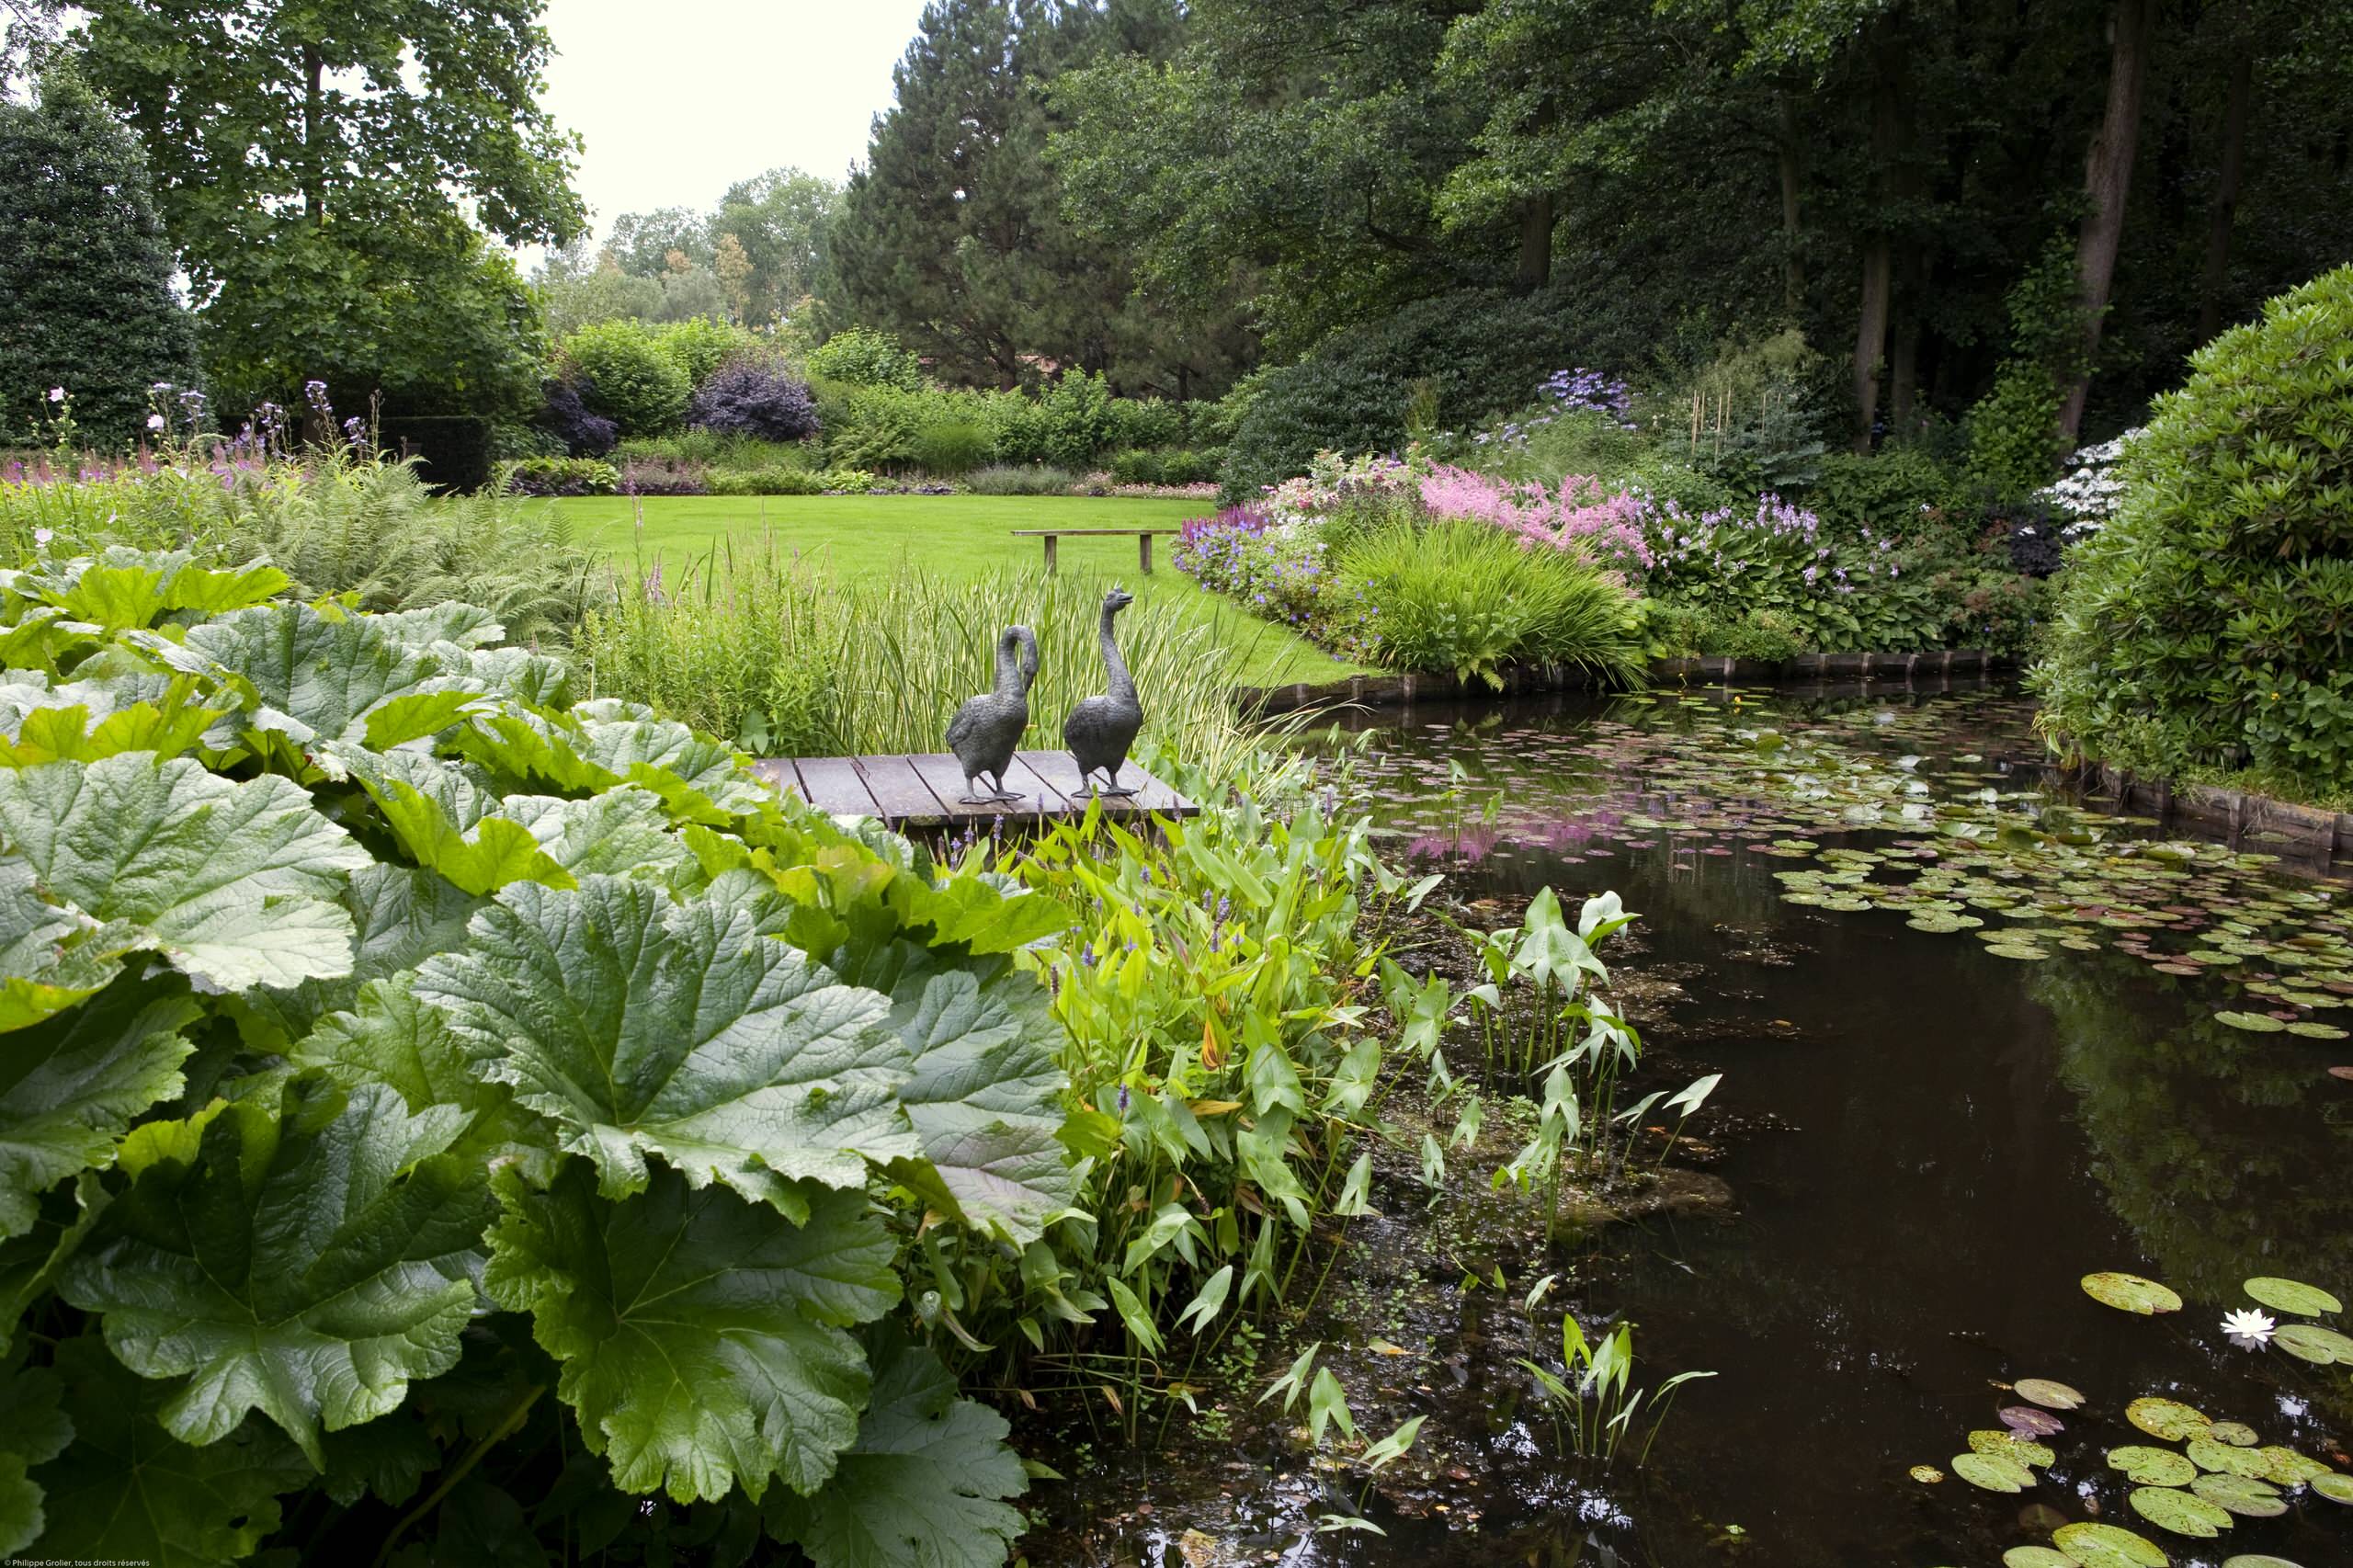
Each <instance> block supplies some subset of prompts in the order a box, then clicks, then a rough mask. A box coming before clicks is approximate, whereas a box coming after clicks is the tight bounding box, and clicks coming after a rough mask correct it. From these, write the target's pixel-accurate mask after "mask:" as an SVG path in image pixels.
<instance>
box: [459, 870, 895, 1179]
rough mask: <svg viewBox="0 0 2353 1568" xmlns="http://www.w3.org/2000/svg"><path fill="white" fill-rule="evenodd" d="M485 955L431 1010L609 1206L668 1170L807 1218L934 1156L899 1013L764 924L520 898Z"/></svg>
mask: <svg viewBox="0 0 2353 1568" xmlns="http://www.w3.org/2000/svg"><path fill="white" fill-rule="evenodd" d="M468 936H469V944H468V946H467V948H466V949H464V950H463V951H460V952H453V953H442V954H438V955H437V956H435V957H433V958H431V959H429V960H426V963H425V965H424V967H423V968H422V969H420V970H419V971H418V974H417V981H416V992H417V994H418V995H419V996H421V997H423V998H424V999H425V1000H426V1001H428V1002H431V1003H433V1004H434V1005H435V1006H438V1007H440V1008H442V1009H443V1010H444V1011H445V1012H446V1013H447V1014H448V1015H449V1020H450V1022H451V1024H452V1025H453V1026H454V1027H455V1028H456V1029H457V1030H458V1032H459V1034H460V1036H462V1037H464V1038H466V1039H467V1040H469V1041H471V1042H472V1045H473V1046H475V1047H478V1048H479V1050H478V1051H476V1052H475V1054H476V1057H477V1060H478V1062H480V1066H479V1068H478V1070H479V1071H480V1072H482V1073H483V1074H484V1075H485V1076H487V1077H489V1078H490V1079H492V1080H494V1081H495V1082H499V1083H505V1084H509V1085H513V1086H514V1089H515V1095H516V1098H517V1100H518V1101H519V1102H520V1103H521V1104H523V1105H524V1106H526V1107H527V1108H530V1109H532V1110H535V1111H537V1112H539V1113H540V1114H541V1115H543V1116H545V1117H547V1118H549V1119H551V1121H552V1122H554V1124H555V1126H556V1128H557V1131H558V1141H559V1143H560V1145H561V1146H562V1147H563V1148H565V1149H567V1150H570V1151H572V1152H574V1153H581V1154H585V1155H587V1156H588V1157H589V1158H590V1159H592V1160H593V1161H594V1162H595V1163H596V1167H597V1177H598V1182H599V1185H600V1187H601V1189H602V1191H603V1192H604V1194H605V1196H607V1197H608V1198H620V1197H623V1196H626V1195H627V1194H629V1193H631V1192H636V1191H639V1190H642V1188H643V1187H644V1186H645V1184H646V1180H647V1169H646V1158H647V1156H648V1155H658V1156H660V1157H661V1158H662V1159H663V1160H664V1161H665V1162H666V1163H667V1164H668V1165H671V1166H672V1167H673V1168H674V1169H676V1170H678V1171H680V1172H682V1173H683V1174H685V1176H687V1178H688V1180H689V1181H690V1182H692V1183H693V1184H694V1185H695V1186H697V1187H701V1186H704V1185H705V1184H707V1183H709V1182H711V1181H714V1180H716V1181H721V1182H724V1183H725V1184H726V1185H728V1186H729V1187H733V1188H734V1189H735V1190H737V1191H738V1192H741V1193H742V1194H743V1195H744V1196H745V1197H746V1198H749V1199H755V1200H757V1201H766V1202H769V1203H773V1204H775V1205H776V1206H777V1207H778V1208H779V1210H781V1211H782V1212H784V1213H786V1214H788V1215H791V1216H794V1217H796V1218H797V1217H799V1216H800V1215H801V1214H802V1213H803V1212H805V1209H804V1205H805V1202H806V1199H805V1196H804V1194H803V1192H802V1190H801V1187H800V1186H799V1184H800V1183H801V1181H802V1180H804V1179H808V1180H814V1181H818V1182H822V1183H824V1185H826V1186H829V1187H852V1186H856V1185H858V1184H859V1183H861V1182H863V1181H864V1179H865V1176H866V1171H867V1164H866V1162H867V1161H868V1160H874V1161H878V1162H888V1161H890V1160H893V1159H904V1158H909V1157H912V1156H914V1155H915V1154H916V1153H919V1152H920V1151H919V1148H918V1145H917V1142H916V1140H915V1131H914V1129H913V1128H912V1126H911V1125H910V1124H909V1122H908V1120H907V1117H906V1113H905V1112H904V1110H902V1109H901V1108H900V1106H899V1103H898V1099H897V1090H898V1088H899V1086H900V1085H902V1084H904V1083H905V1082H906V1080H907V1076H908V1074H907V1052H906V1048H905V1046H904V1044H903V1043H902V1042H901V1041H900V1040H899V1039H898V1038H897V1037H896V1036H894V1035H892V1034H891V1033H890V1032H889V1031H888V1030H886V1029H884V1028H881V1027H879V1026H880V1025H881V1023H882V1021H883V1018H884V1016H885V1014H886V1013H887V1011H888V1003H887V1001H886V1000H885V998H883V997H882V996H881V995H880V994H876V993H875V992H872V991H869V990H866V989H864V988H862V987H858V986H851V985H843V984H841V983H838V982H836V981H835V979H834V977H833V975H832V974H831V973H830V972H829V971H826V970H824V968H822V967H820V966H819V965H816V964H814V963H812V962H811V961H810V960H809V959H808V957H807V956H806V955H805V954H802V953H801V952H798V951H796V950H795V949H791V948H790V947H787V946H786V945H785V944H784V943H782V942H779V941H778V940H776V939H774V938H773V937H765V936H762V935H760V934H759V930H758V928H757V912H756V910H755V909H754V908H752V907H749V906H746V905H745V904H742V903H731V902H727V901H723V900H722V899H719V898H715V897H710V896H703V897H699V898H696V899H693V900H690V901H688V902H687V903H674V902H672V901H671V900H670V899H668V898H667V897H665V895H664V894H663V893H662V892H660V891H659V890H657V889H654V888H652V887H649V886H647V885H646V884H644V883H642V882H640V881H624V880H621V879H618V878H612V877H594V876H592V877H589V878H587V879H586V880H585V881H584V882H583V883H582V885H581V887H580V889H579V891H577V892H562V891H557V890H553V889H549V888H544V887H540V886H539V885H538V884H536V883H531V882H518V883H517V884H515V885H514V886H512V887H509V888H507V889H506V890H505V891H503V892H501V893H500V894H499V895H498V899H497V902H496V903H493V904H492V905H491V906H489V907H488V908H486V909H484V910H483V912H482V913H481V914H479V915H476V916H475V917H474V919H473V922H472V925H471V926H469V927H468Z"/></svg>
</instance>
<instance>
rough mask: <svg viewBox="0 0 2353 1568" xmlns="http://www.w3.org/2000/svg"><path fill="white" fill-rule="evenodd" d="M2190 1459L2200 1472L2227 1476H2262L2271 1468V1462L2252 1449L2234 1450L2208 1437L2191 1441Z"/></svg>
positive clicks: (2194, 1438) (2191, 1439) (2193, 1438)
mask: <svg viewBox="0 0 2353 1568" xmlns="http://www.w3.org/2000/svg"><path fill="white" fill-rule="evenodd" d="M2189 1458H2190V1462H2192V1463H2193V1464H2195V1465H2197V1466H2198V1468H2199V1469H2200V1470H2214V1471H2222V1473H2223V1474H2225V1475H2248V1476H2254V1475H2261V1474H2262V1473H2263V1472H2264V1471H2267V1470H2268V1469H2270V1468H2271V1461H2270V1460H2267V1459H2265V1458H2264V1457H2263V1456H2262V1455H2261V1454H2259V1453H2256V1451H2255V1450H2254V1449H2234V1448H2232V1447H2231V1446H2230V1445H2229V1444H2228V1443H2218V1442H2216V1441H2214V1439H2213V1438H2211V1437H2192V1438H2190V1439H2189Z"/></svg>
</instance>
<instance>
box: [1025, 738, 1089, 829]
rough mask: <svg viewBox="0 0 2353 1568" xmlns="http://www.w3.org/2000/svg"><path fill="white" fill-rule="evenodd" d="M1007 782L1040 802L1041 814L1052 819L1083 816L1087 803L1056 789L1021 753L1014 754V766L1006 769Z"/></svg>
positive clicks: (1039, 809)
mask: <svg viewBox="0 0 2353 1568" xmlns="http://www.w3.org/2000/svg"><path fill="white" fill-rule="evenodd" d="M1005 781H1006V783H1007V784H1010V785H1012V786H1013V787H1014V788H1015V789H1017V790H1027V791H1028V792H1029V794H1030V795H1031V796H1032V797H1033V798H1034V799H1035V800H1036V801H1037V802H1038V811H1039V814H1040V815H1041V816H1051V817H1064V816H1068V817H1074V816H1083V815H1085V814H1086V801H1073V800H1072V799H1071V798H1070V795H1069V792H1068V791H1066V790H1057V789H1055V788H1054V786H1053V783H1052V781H1051V780H1050V779H1048V778H1046V776H1045V775H1044V774H1042V773H1040V772H1039V771H1038V770H1037V769H1036V768H1034V767H1030V766H1029V763H1028V761H1026V760H1025V759H1024V756H1023V754H1022V753H1020V752H1015V753H1014V754H1013V766H1012V767H1009V768H1007V769H1006V776H1005Z"/></svg>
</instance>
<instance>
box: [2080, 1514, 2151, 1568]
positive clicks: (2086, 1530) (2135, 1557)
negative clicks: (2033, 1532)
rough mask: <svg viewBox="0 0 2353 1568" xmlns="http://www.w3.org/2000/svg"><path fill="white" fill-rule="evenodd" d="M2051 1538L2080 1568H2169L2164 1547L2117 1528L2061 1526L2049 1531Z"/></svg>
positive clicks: (2082, 1523)
mask: <svg viewBox="0 0 2353 1568" xmlns="http://www.w3.org/2000/svg"><path fill="white" fill-rule="evenodd" d="M2051 1539H2052V1540H2053V1541H2055V1542H2057V1543H2058V1547H2059V1550H2060V1551H2063V1552H2065V1553H2066V1554H2067V1555H2068V1556H2070V1557H2072V1558H2074V1559H2075V1561H2076V1562H2080V1563H2082V1564H2083V1568H2172V1562H2173V1559H2172V1558H2170V1557H2167V1556H2166V1555H2165V1548H2163V1547H2161V1546H2159V1545H2158V1544H2157V1543H2156V1542H2155V1541H2154V1540H2150V1539H2149V1538H2148V1537H2146V1536H2142V1535H2135V1534H2133V1533H2132V1532H2131V1530H2128V1529H2126V1528H2123V1527H2122V1526H2121V1525H2103V1524H2096V1523H2092V1522H2088V1521H2085V1522H2079V1523H2076V1524H2072V1525H2063V1526H2061V1527H2060V1528H2057V1529H2055V1530H2053V1531H2052V1532H2051Z"/></svg>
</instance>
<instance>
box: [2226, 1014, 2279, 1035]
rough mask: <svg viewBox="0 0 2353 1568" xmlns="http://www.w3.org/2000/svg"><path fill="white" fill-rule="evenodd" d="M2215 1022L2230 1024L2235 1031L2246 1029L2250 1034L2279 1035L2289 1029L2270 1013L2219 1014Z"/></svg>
mask: <svg viewBox="0 0 2353 1568" xmlns="http://www.w3.org/2000/svg"><path fill="white" fill-rule="evenodd" d="M2214 1021H2215V1022H2216V1023H2218V1024H2228V1025H2229V1026H2230V1027H2231V1028H2234V1029H2245V1030H2246V1031H2247V1033H2249V1034H2278V1033H2279V1032H2280V1031H2281V1030H2282V1029H2285V1028H2287V1027H2288V1026H2287V1025H2285V1024H2283V1023H2281V1022H2280V1021H2279V1019H2277V1018H2275V1017H2272V1016H2271V1015H2270V1014H2268V1013H2240V1012H2223V1013H2217V1014H2215V1015H2214Z"/></svg>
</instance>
